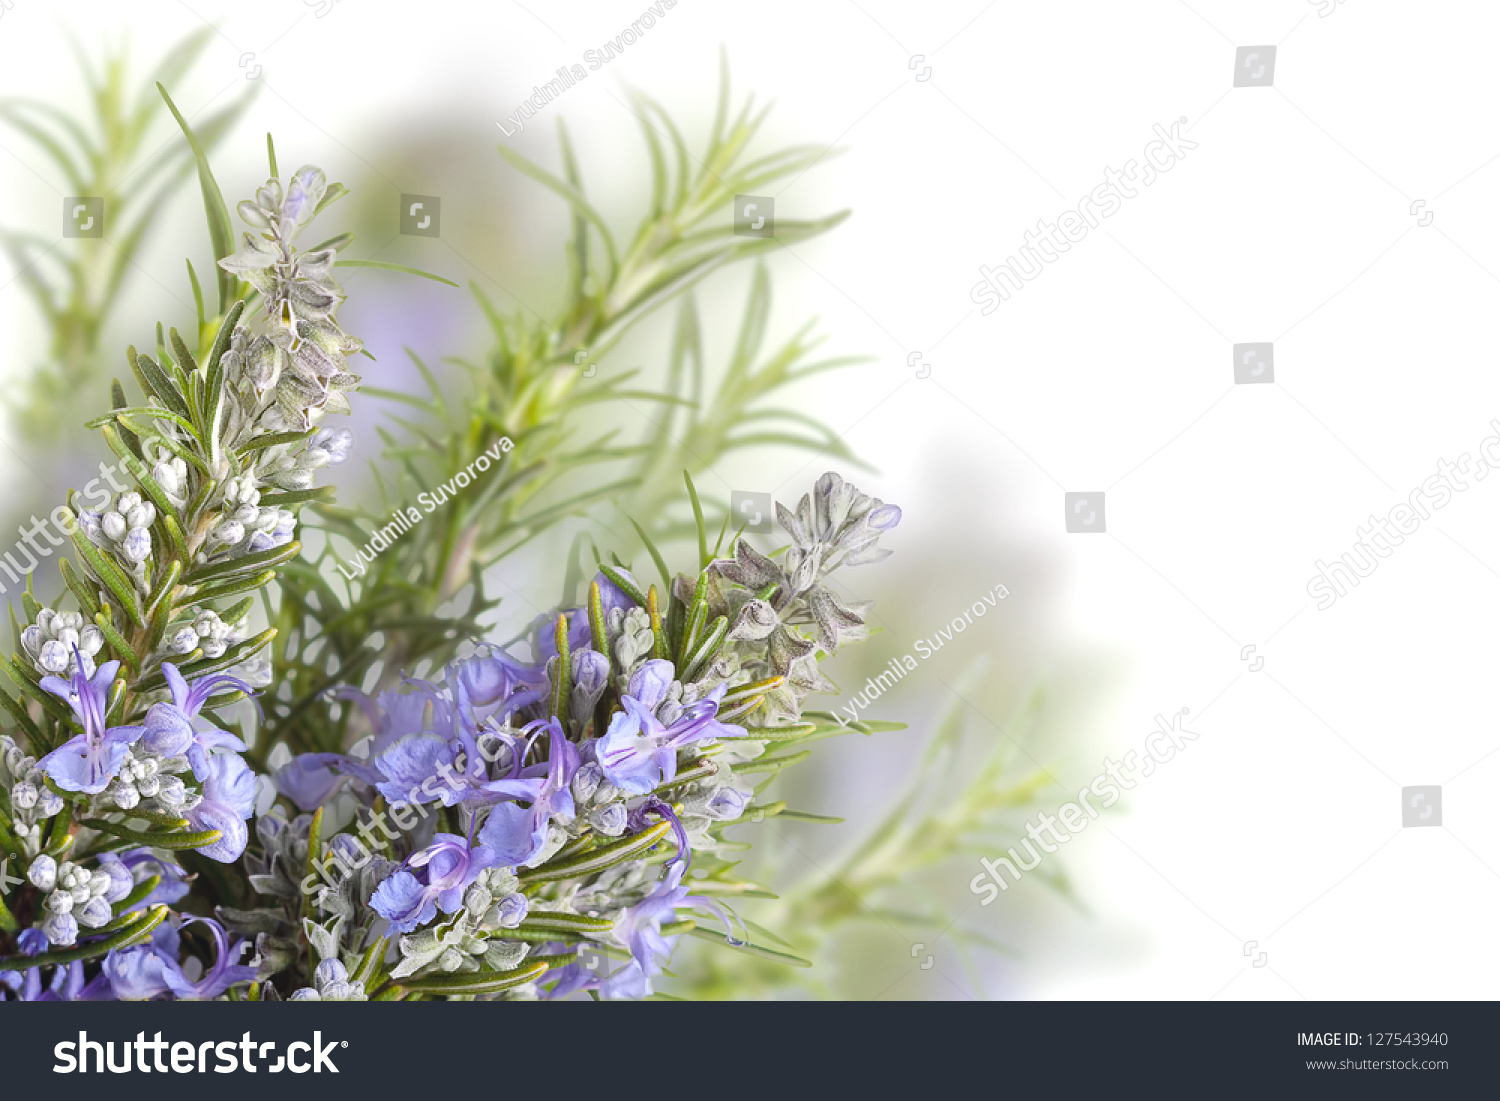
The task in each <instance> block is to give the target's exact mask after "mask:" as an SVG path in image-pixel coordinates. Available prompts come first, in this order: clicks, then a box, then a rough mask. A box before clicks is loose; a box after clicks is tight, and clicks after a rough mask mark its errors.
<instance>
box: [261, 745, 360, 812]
mask: <svg viewBox="0 0 1500 1101" xmlns="http://www.w3.org/2000/svg"><path fill="white" fill-rule="evenodd" d="M344 759H345V758H344V755H343V754H342V753H300V754H298V755H297V756H295V757H293V758H292V759H291V760H290V761H288V762H287V763H286V764H284V765H282V766H281V767H280V768H278V769H277V770H276V771H275V772H273V773H272V774H271V779H272V780H273V781H274V782H275V784H276V790H277V791H279V792H280V793H281V794H282V795H285V796H286V797H287V798H288V799H290V800H291V801H292V802H293V803H295V804H297V809H298V810H303V811H312V810H317V809H318V808H319V807H321V806H322V805H323V804H324V803H326V802H328V800H329V799H330V798H332V797H333V793H334V792H336V791H338V789H339V788H340V786H342V784H343V783H344V777H343V776H342V775H340V773H339V772H338V771H337V769H338V766H339V765H340V763H341V762H342V761H344Z"/></svg>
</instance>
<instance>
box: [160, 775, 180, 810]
mask: <svg viewBox="0 0 1500 1101" xmlns="http://www.w3.org/2000/svg"><path fill="white" fill-rule="evenodd" d="M158 783H159V784H160V787H159V788H158V789H157V792H156V801H157V802H158V803H160V804H161V805H162V806H164V807H176V806H181V805H182V803H183V801H184V800H185V799H186V798H187V786H186V785H185V784H183V782H182V781H181V780H180V779H179V778H178V777H176V776H164V777H162V778H161V779H160V780H159V781H158Z"/></svg>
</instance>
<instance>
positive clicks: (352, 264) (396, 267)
mask: <svg viewBox="0 0 1500 1101" xmlns="http://www.w3.org/2000/svg"><path fill="white" fill-rule="evenodd" d="M333 266H334V267H336V268H380V269H382V270H384V271H399V272H401V273H402V274H403V275H420V276H421V277H422V278H423V279H431V280H432V281H433V282H434V283H446V284H447V285H448V286H450V287H456V286H458V284H457V283H455V282H454V281H453V280H451V279H445V278H443V277H442V276H441V275H433V274H432V272H430V271H423V270H422V269H420V268H409V267H407V266H406V265H405V264H390V263H387V262H386V261H384V260H335V261H334V262H333Z"/></svg>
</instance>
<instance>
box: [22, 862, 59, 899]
mask: <svg viewBox="0 0 1500 1101" xmlns="http://www.w3.org/2000/svg"><path fill="white" fill-rule="evenodd" d="M26 878H27V879H29V880H31V885H32V886H33V887H35V888H36V889H37V890H39V891H50V890H52V889H53V888H54V887H56V886H57V861H56V860H54V859H52V857H50V856H39V857H37V858H36V859H35V860H33V861H32V862H31V867H29V868H27V869H26Z"/></svg>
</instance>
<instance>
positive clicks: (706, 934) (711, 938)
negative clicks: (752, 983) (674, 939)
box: [688, 927, 812, 967]
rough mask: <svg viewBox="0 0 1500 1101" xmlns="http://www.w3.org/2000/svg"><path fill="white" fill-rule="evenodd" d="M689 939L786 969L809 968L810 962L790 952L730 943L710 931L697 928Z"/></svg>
mask: <svg viewBox="0 0 1500 1101" xmlns="http://www.w3.org/2000/svg"><path fill="white" fill-rule="evenodd" d="M688 936H690V937H697V938H698V939H699V940H706V941H708V942H709V943H710V944H717V945H719V946H720V947H721V948H732V949H734V950H735V951H736V952H744V953H745V954H746V955H750V956H757V957H759V958H760V959H763V960H771V961H773V962H775V963H784V964H786V965H787V966H788V967H811V966H812V962H811V961H810V960H805V959H803V958H802V957H801V956H794V955H792V954H791V953H790V952H778V951H776V949H774V948H765V947H762V946H761V945H759V944H750V943H748V942H744V941H732V940H730V939H729V938H728V937H727V936H725V935H724V934H723V933H717V932H715V931H714V930H712V929H704V928H701V927H699V928H697V929H693V930H691V931H690V932H689V933H688Z"/></svg>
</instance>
